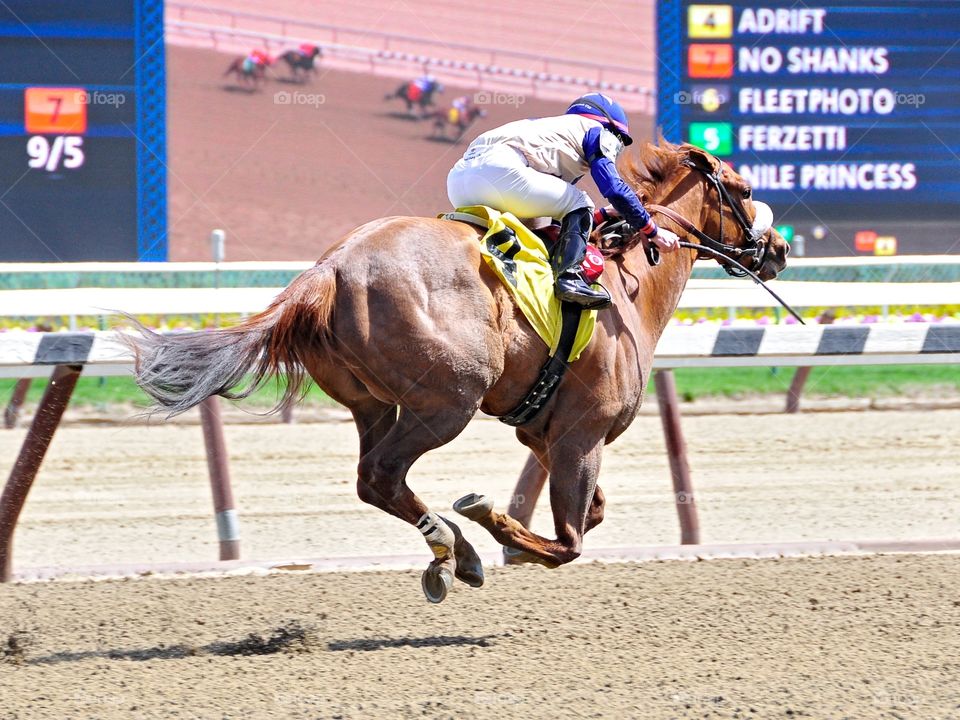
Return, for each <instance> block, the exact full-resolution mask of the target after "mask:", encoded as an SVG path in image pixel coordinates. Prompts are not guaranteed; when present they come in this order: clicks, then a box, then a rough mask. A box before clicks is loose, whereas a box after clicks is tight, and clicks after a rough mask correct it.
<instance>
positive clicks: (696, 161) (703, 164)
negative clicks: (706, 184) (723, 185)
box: [686, 145, 717, 174]
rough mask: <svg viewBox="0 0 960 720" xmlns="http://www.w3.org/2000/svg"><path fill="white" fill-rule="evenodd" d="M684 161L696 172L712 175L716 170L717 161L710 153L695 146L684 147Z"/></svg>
mask: <svg viewBox="0 0 960 720" xmlns="http://www.w3.org/2000/svg"><path fill="white" fill-rule="evenodd" d="M686 151H687V153H686V155H687V157H686V160H687V162H688V163H689V164H690V165H691V166H692V167H695V168H697V169H698V170H702V171H704V172H707V173H711V174H713V173H714V172H715V171H716V169H717V160H716V158H714V157H713V155H711V154H710V153H708V152H707V151H706V150H704V149H702V148H698V147H697V146H696V145H687V146H686Z"/></svg>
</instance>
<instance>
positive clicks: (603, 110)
mask: <svg viewBox="0 0 960 720" xmlns="http://www.w3.org/2000/svg"><path fill="white" fill-rule="evenodd" d="M632 142H633V138H631V137H630V128H629V127H628V123H627V115H626V113H625V112H624V111H623V108H622V107H620V105H619V104H618V103H616V102H614V101H613V100H611V99H610V98H609V97H607V96H606V95H603V94H601V93H589V94H587V95H584V96H582V97H580V98H578V99H577V100H575V101H574V102H573V103H572V104H571V105H570V107H569V108H567V111H566V113H565V114H564V115H559V116H555V117H547V118H538V119H533V120H517V121H515V122H511V123H507V124H506V125H502V126H501V127H498V128H494V129H493V130H489V131H487V132H485V133H483V134H482V135H480V137H478V138H477V139H476V140H474V141H473V142H472V143H470V145H469V147H468V148H467V151H466V153H464V156H463V158H461V159H460V160H458V161H457V164H456V165H454V166H453V169H452V170H451V171H450V174H449V175H448V176H447V195H448V196H449V198H450V202H451V203H452V204H453V205H454V207H465V206H468V205H488V206H490V207H493V208H495V209H497V210H500V211H504V212H510V213H512V214H514V215H516V216H517V217H518V218H521V219H524V218H534V217H551V218H554V219H556V220H560V221H561V227H560V237H559V240H558V241H557V246H556V248H555V249H554V253H553V270H554V274H555V276H556V285H555V293H556V296H557V297H558V298H559V299H560V300H562V301H566V302H573V303H577V304H578V305H582V306H584V307H587V308H604V307H608V306H609V305H610V293H608V292H607V290H606V289H605V288H603V287H602V286H600V285H598V286H596V287H591V286H590V285H588V284H587V282H586V281H585V280H584V279H583V276H582V275H581V271H580V263H581V262H582V261H583V258H584V254H585V253H586V247H587V238H588V236H589V235H590V229H591V226H592V222H593V219H594V214H593V201H592V200H591V199H590V196H589V195H587V193H586V192H584V191H583V190H579V189H577V188H575V187H574V185H575V184H576V183H577V181H578V180H580V178H581V177H583V176H584V175H585V174H586V173H587V172H588V171H589V172H590V175H591V177H592V178H593V180H594V182H595V183H596V184H597V188H599V190H600V193H601V194H602V195H603V196H604V197H605V198H607V199H608V200H609V201H610V202H611V204H612V205H613V210H614V211H615V213H614V212H612V211H611V212H607V211H606V210H603V211H598V215H600V214H601V213H603V218H604V219H606V218H607V217H609V216H612V215H614V214H619V215H621V216H622V217H624V218H625V219H626V220H627V222H628V223H630V225H631V226H632V227H633V228H634V229H635V230H637V231H639V232H642V233H643V234H644V235H646V237H647V238H649V239H650V240H651V241H652V242H654V243H655V244H656V245H657V247H659V248H660V249H661V250H663V251H664V252H673V251H675V250H676V249H677V248H678V247H679V246H678V244H677V243H678V242H679V239H678V238H677V236H676V235H675V234H674V233H672V232H670V231H669V230H661V229H659V228H658V227H657V224H656V223H655V222H654V221H653V219H652V218H651V217H650V214H649V213H648V212H647V211H646V210H645V209H644V208H643V205H642V204H641V203H640V199H639V198H638V197H637V194H636V193H635V192H634V191H633V189H632V188H630V186H629V185H627V184H626V183H625V182H624V181H623V179H622V178H621V177H620V175H619V173H618V172H617V167H616V164H615V163H616V160H617V157H618V156H619V155H620V153H621V152H622V151H623V148H624V146H625V145H629V144H630V143H632Z"/></svg>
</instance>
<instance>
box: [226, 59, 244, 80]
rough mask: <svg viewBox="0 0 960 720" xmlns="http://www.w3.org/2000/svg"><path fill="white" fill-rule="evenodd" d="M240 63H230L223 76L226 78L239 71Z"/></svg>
mask: <svg viewBox="0 0 960 720" xmlns="http://www.w3.org/2000/svg"><path fill="white" fill-rule="evenodd" d="M241 62H242V61H241V60H238V59H234V61H233V62H232V63H230V67H228V68H227V71H226V72H225V73H224V74H223V76H224V77H226V76H227V75H229V74H230V73H233V72H237V71H238V70H239V69H240V63H241Z"/></svg>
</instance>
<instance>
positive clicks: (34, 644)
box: [0, 555, 960, 720]
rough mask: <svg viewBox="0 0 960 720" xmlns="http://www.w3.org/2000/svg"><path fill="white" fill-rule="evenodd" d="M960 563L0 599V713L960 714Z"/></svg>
mask: <svg viewBox="0 0 960 720" xmlns="http://www.w3.org/2000/svg"><path fill="white" fill-rule="evenodd" d="M957 571H958V560H957V556H955V555H940V556H938V555H927V556H917V555H902V556H871V557H845V558H808V559H789V560H754V561H745V560H714V561H707V562H699V563H689V562H666V563H664V562H661V563H648V564H642V565H634V564H619V565H602V564H583V565H575V566H572V567H568V568H563V569H559V570H554V571H548V570H544V569H542V568H539V567H522V568H499V569H496V570H494V571H492V572H490V573H489V574H488V578H487V586H486V587H484V588H481V589H479V590H472V589H469V588H466V587H464V586H459V587H457V588H456V590H455V592H454V593H452V595H451V596H450V598H448V599H447V601H446V602H445V603H444V604H442V605H438V606H432V605H428V604H427V603H426V602H425V601H424V600H423V598H422V597H421V596H420V593H419V589H418V584H419V582H418V577H417V574H416V573H414V572H391V573H385V572H379V573H347V574H333V573H331V574H294V575H289V574H272V575H267V576H262V577H250V576H245V577H226V578H218V579H209V578H207V579H200V578H193V579H181V580H159V579H136V580H127V581H104V582H82V583H70V582H55V583H47V584H40V585H36V584H25V585H19V586H7V587H4V588H3V589H2V590H0V641H2V642H3V645H2V646H0V698H2V700H0V718H3V719H4V720H41V719H47V718H51V719H53V718H56V719H57V720H61V719H62V718H102V719H104V720H112V719H114V718H117V719H119V718H164V717H167V718H198V719H203V720H206V719H208V718H209V719H214V718H216V719H218V720H219V719H221V718H309V719H310V720H317V719H320V718H381V717H382V718H457V719H460V718H512V717H518V718H519V717H523V718H549V719H551V720H553V719H554V718H558V717H563V718H568V717H569V718H579V717H609V718H643V719H647V718H694V717H696V718H701V717H711V718H715V717H719V718H791V717H810V718H923V719H924V720H928V719H933V718H941V719H949V718H958V717H960V683H958V682H957V679H958V676H960V586H958V580H957V577H958V572H957Z"/></svg>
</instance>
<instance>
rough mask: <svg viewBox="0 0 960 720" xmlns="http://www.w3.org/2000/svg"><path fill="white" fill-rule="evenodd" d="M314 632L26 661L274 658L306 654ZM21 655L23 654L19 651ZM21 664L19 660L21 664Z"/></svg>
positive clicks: (284, 631) (288, 628) (282, 631)
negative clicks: (249, 656)
mask: <svg viewBox="0 0 960 720" xmlns="http://www.w3.org/2000/svg"><path fill="white" fill-rule="evenodd" d="M316 644H317V643H316V639H315V632H314V630H313V629H312V628H305V627H304V626H302V625H301V624H300V623H297V622H291V623H287V624H286V625H283V626H281V627H278V628H277V629H275V630H274V631H273V632H272V633H271V634H270V635H269V637H263V636H262V635H259V634H258V633H250V634H249V635H247V636H246V637H245V638H244V639H243V640H236V641H230V640H218V641H214V642H212V643H209V644H207V645H202V646H194V645H183V644H181V645H170V646H166V645H163V644H160V645H157V646H156V647H151V648H139V649H133V650H103V651H95V650H88V651H83V652H61V653H54V654H52V655H46V656H44V657H38V658H33V659H31V660H29V662H30V663H31V664H35V665H54V664H57V663H63V662H78V661H80V660H88V659H90V658H107V659H109V660H136V661H141V662H142V661H146V660H181V659H183V658H189V657H197V656H200V655H220V656H235V655H273V654H275V653H281V652H284V653H305V652H310V651H311V650H312V649H313V647H314V646H315V645H316ZM21 656H22V651H21ZM21 662H22V661H21Z"/></svg>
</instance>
